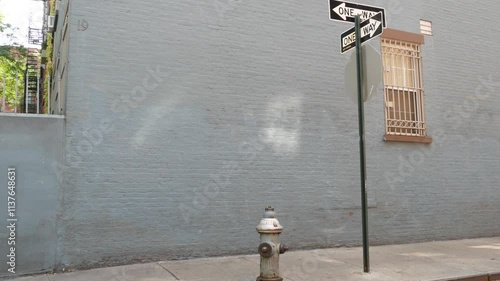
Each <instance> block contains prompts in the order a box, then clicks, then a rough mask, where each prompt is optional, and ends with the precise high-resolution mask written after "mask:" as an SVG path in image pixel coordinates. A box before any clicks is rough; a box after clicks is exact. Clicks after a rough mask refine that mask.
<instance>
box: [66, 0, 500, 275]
mask: <svg viewBox="0 0 500 281" xmlns="http://www.w3.org/2000/svg"><path fill="white" fill-rule="evenodd" d="M360 2H362V3H366V4H374V5H378V6H385V7H386V8H387V9H388V23H389V27H390V28H393V29H399V30H404V31H409V32H419V20H420V19H426V20H430V21H432V22H433V30H434V36H432V37H429V36H427V37H426V38H425V40H426V44H425V46H424V47H423V57H424V58H423V64H424V83H425V91H426V92H425V93H426V113H427V121H428V126H429V132H430V136H431V137H433V138H434V143H433V144H431V145H423V144H408V143H406V144H405V143H385V142H384V141H383V140H382V139H383V135H384V113H383V109H384V105H383V94H382V91H381V88H380V89H379V92H378V94H377V95H375V96H374V97H373V98H372V99H371V100H369V101H368V102H367V103H366V105H365V113H366V136H367V159H368V164H367V168H368V181H369V182H368V186H369V191H368V194H369V197H370V210H369V220H370V238H371V241H372V243H373V244H388V243H407V242H414V241H427V240H439V239H456V238H470V237H480V236H493V235H500V226H499V225H498V223H496V222H497V221H498V219H497V218H498V214H499V212H500V206H499V205H498V202H499V200H500V193H499V192H498V182H499V173H498V171H499V156H500V150H499V137H500V133H499V129H498V128H499V125H500V117H499V115H498V111H499V109H500V101H499V99H498V97H497V95H496V92H497V90H498V89H500V66H499V65H498V57H500V49H499V48H496V47H494V46H495V45H496V44H498V43H500V39H499V38H500V30H499V29H498V24H496V23H495V22H493V21H492V19H494V18H496V14H497V10H498V9H500V4H499V3H498V2H494V1H488V2H489V3H488V5H481V6H480V7H476V6H477V5H475V4H472V3H469V2H467V1H451V0H447V1H439V3H437V2H435V1H432V2H431V1H410V0H404V1H403V0H400V1H398V0H394V1H360ZM471 9H472V10H474V13H468V12H467V11H469V10H471ZM478 15H480V16H478ZM81 20H85V21H86V22H88V29H86V30H85V31H79V30H78V28H77V25H78V21H81ZM349 27H350V25H347V24H343V23H338V22H332V21H330V20H329V19H328V2H327V1H298V0H294V1H288V2H276V1H264V0H258V1H236V0H224V1H222V0H210V1H192V0H186V1H176V2H173V1H160V0H150V1H118V0H115V1H112V0H108V1H97V0H91V1H81V0H73V1H72V3H71V29H70V30H71V34H70V57H69V59H70V71H69V73H68V75H69V76H68V77H69V78H68V79H69V80H68V94H67V97H68V98H67V111H66V112H67V147H66V159H67V164H68V165H69V166H71V168H69V169H67V171H66V175H65V178H64V201H63V217H62V220H61V223H60V226H61V227H60V228H59V249H58V263H59V264H60V265H61V266H63V265H70V266H76V267H86V266H96V265H104V264H120V263H130V262H138V261H145V260H155V259H178V258H194V257H201V256H216V255H229V254H236V253H253V252H255V249H256V246H257V245H258V235H257V233H256V232H255V226H256V224H257V223H258V221H259V218H260V216H261V213H262V211H263V208H264V207H265V206H267V205H273V206H274V207H275V208H276V210H277V212H278V215H279V218H280V222H281V223H282V225H283V226H284V227H285V231H284V233H283V235H282V239H283V241H285V242H286V243H287V244H289V245H290V246H291V247H292V249H302V248H314V247H325V246H334V245H335V246H341V245H360V243H361V214H360V203H359V201H360V199H359V198H360V192H359V190H360V188H359V160H358V143H357V124H358V122H357V106H356V104H355V102H354V101H353V99H352V97H351V96H350V95H349V94H346V93H345V91H344V68H345V66H346V64H347V61H348V59H349V54H347V55H340V54H339V51H338V49H339V47H338V46H339V40H340V39H339V36H340V33H342V32H343V31H345V30H346V29H348V28H349ZM371 44H372V45H373V46H374V47H375V48H376V49H380V40H379V39H375V40H373V41H371ZM151 73H153V74H151ZM488 77H491V81H493V83H488V81H490V80H489V78H488ZM481 79H483V80H481ZM481 81H483V82H481ZM484 81H486V83H485V82H484ZM484 84H487V86H488V87H481V88H480V92H479V93H480V95H479V96H478V95H477V94H476V89H479V88H478V87H480V86H481V85H484ZM464 103H465V105H467V107H464ZM88 130H90V132H87V131H88ZM84 132H87V133H84ZM439 135H443V136H444V138H443V137H441V138H439ZM401 159H406V160H401ZM406 161H408V163H410V164H408V163H407V164H404V163H406ZM399 169H401V171H402V173H400V172H399ZM401 175H403V177H402V180H403V181H399V182H397V183H395V184H390V182H391V180H394V178H395V177H400V176H401ZM388 179H389V181H388Z"/></svg>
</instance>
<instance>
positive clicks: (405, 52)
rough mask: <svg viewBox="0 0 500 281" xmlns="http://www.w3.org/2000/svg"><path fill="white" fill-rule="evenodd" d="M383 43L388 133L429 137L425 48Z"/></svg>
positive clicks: (398, 43)
mask: <svg viewBox="0 0 500 281" xmlns="http://www.w3.org/2000/svg"><path fill="white" fill-rule="evenodd" d="M381 41H382V56H383V65H384V99H385V120H386V123H385V129H386V130H385V131H386V134H390V135H403V136H426V135H427V125H426V123H425V114H424V112H425V111H424V89H423V81H422V57H421V47H420V45H419V44H415V43H409V42H404V41H399V40H394V39H386V38H382V40H381Z"/></svg>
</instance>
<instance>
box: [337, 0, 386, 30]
mask: <svg viewBox="0 0 500 281" xmlns="http://www.w3.org/2000/svg"><path fill="white" fill-rule="evenodd" d="M378 13H382V23H383V26H384V27H387V23H386V19H385V9H384V8H380V7H375V6H366V5H361V4H357V3H351V2H346V1H338V0H330V19H331V20H336V21H342V22H354V17H355V16H357V15H359V17H360V18H361V21H364V20H367V19H369V18H371V17H373V16H374V15H376V14H378Z"/></svg>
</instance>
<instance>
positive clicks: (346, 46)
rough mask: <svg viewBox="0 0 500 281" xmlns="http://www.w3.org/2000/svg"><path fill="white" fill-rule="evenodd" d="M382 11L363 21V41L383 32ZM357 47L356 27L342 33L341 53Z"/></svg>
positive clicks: (361, 31)
mask: <svg viewBox="0 0 500 281" xmlns="http://www.w3.org/2000/svg"><path fill="white" fill-rule="evenodd" d="M382 30H383V28H382V13H378V14H376V15H374V16H373V17H371V18H369V19H368V20H365V21H364V22H362V23H361V30H360V33H361V43H363V42H366V41H368V40H370V39H372V38H375V37H377V36H379V35H380V34H382ZM354 47H356V32H355V29H354V27H353V28H351V29H349V30H347V31H346V32H344V33H342V35H340V53H342V54H343V53H345V52H347V51H349V50H350V49H352V48H354Z"/></svg>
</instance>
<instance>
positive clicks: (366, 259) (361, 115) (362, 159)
mask: <svg viewBox="0 0 500 281" xmlns="http://www.w3.org/2000/svg"><path fill="white" fill-rule="evenodd" d="M354 25H355V34H356V70H357V71H356V73H357V80H358V120H359V164H360V171H361V173H360V174H361V217H362V223H363V270H364V272H370V253H369V248H368V247H369V242H368V207H367V196H366V155H365V112H364V104H363V103H364V100H363V90H362V85H363V81H362V71H363V67H362V57H361V27H360V26H361V20H360V17H359V16H356V17H355V19H354Z"/></svg>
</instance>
